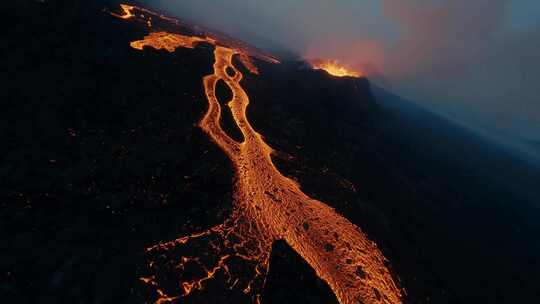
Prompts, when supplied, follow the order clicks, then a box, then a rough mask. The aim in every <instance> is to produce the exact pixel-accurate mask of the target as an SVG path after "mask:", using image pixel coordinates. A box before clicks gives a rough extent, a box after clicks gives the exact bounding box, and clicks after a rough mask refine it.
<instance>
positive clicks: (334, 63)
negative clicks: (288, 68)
mask: <svg viewBox="0 0 540 304" xmlns="http://www.w3.org/2000/svg"><path fill="white" fill-rule="evenodd" d="M309 63H310V64H311V66H312V67H313V68H314V69H316V70H324V71H326V72H328V74H330V75H333V76H336V77H357V78H358V77H362V76H363V74H362V73H360V72H358V71H355V70H353V69H351V68H348V67H346V66H344V65H342V64H341V63H340V62H339V61H338V60H327V59H315V60H310V61H309Z"/></svg>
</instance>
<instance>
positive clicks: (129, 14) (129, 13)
mask: <svg viewBox="0 0 540 304" xmlns="http://www.w3.org/2000/svg"><path fill="white" fill-rule="evenodd" d="M120 8H121V9H122V12H123V14H117V13H111V14H112V15H113V16H115V17H118V18H122V19H131V18H133V17H135V15H134V14H133V10H134V9H135V7H134V6H131V5H127V4H120Z"/></svg>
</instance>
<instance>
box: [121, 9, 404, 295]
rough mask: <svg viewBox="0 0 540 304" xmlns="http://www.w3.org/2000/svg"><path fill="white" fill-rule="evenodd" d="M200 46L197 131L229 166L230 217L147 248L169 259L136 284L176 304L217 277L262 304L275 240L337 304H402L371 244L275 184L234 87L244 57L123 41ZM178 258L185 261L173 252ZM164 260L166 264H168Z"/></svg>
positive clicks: (330, 213) (155, 37)
mask: <svg viewBox="0 0 540 304" xmlns="http://www.w3.org/2000/svg"><path fill="white" fill-rule="evenodd" d="M122 8H123V10H124V15H121V16H119V17H124V18H125V16H129V18H138V16H137V14H136V13H134V11H136V10H137V8H135V7H130V6H122ZM140 10H142V9H140ZM144 12H145V14H144V15H145V16H143V14H142V13H141V17H140V18H148V14H149V13H148V12H149V11H147V10H144ZM155 17H159V16H158V15H155ZM201 42H205V43H209V44H212V45H213V46H214V48H215V50H214V60H215V61H214V66H213V68H214V72H213V74H211V75H208V76H206V77H204V79H203V80H202V81H203V84H204V91H205V94H206V97H207V101H208V111H207V112H206V115H205V116H204V117H203V119H202V120H201V121H200V123H199V126H200V127H201V128H202V129H203V130H204V132H205V133H206V134H207V135H208V136H209V137H210V138H211V139H212V141H213V142H214V143H215V144H216V145H218V146H219V147H220V148H221V149H222V150H223V151H224V152H225V153H226V154H227V156H228V157H229V159H230V160H231V162H232V163H233V166H234V170H235V174H236V184H235V188H234V206H233V211H232V213H231V215H230V217H229V218H228V219H227V220H226V221H225V222H224V223H223V224H221V225H218V226H216V227H213V228H210V229H208V230H207V231H204V232H200V233H197V234H193V235H189V236H184V237H181V238H179V239H176V240H174V241H171V242H167V243H161V244H159V245H156V246H153V247H151V248H148V249H147V251H148V252H149V253H150V254H152V256H161V257H164V256H165V257H168V259H169V260H167V261H166V262H163V261H158V260H152V261H151V262H150V263H149V264H150V269H151V270H152V272H153V273H154V275H152V276H150V277H145V278H142V279H141V280H143V281H144V282H146V283H147V284H149V285H151V286H153V288H154V289H155V290H156V292H157V294H158V296H159V298H158V300H157V303H168V302H178V301H179V300H180V299H181V298H184V297H187V296H189V295H190V294H192V293H193V292H194V291H197V290H198V291H202V290H204V289H205V286H206V285H207V284H209V283H210V281H212V280H218V279H219V280H224V281H225V282H226V284H227V285H228V286H229V288H231V289H234V288H240V290H241V291H243V293H245V294H246V295H248V296H249V297H250V298H251V299H252V302H254V303H260V302H261V296H260V292H261V290H262V288H263V287H264V284H265V278H266V274H267V272H268V268H269V258H270V253H271V250H272V244H273V243H274V242H275V241H276V240H284V241H286V242H287V244H288V245H289V246H290V247H291V248H292V249H293V250H295V251H296V252H297V253H298V254H299V255H300V256H302V258H303V259H304V260H305V261H306V262H307V263H308V264H309V265H311V267H312V268H313V269H314V270H315V271H316V273H317V275H318V276H319V278H321V279H322V280H324V281H325V282H326V283H327V284H328V285H329V286H330V288H331V289H332V290H333V292H334V293H335V295H336V298H337V299H338V301H339V302H340V303H341V304H357V303H401V298H402V291H401V289H400V288H399V287H398V286H397V284H396V283H395V282H394V279H393V277H392V275H391V273H390V271H389V269H388V268H387V267H386V266H385V261H386V259H385V257H384V256H383V254H382V253H381V251H380V250H379V249H378V248H377V246H376V244H375V243H374V242H372V241H371V240H369V239H368V237H367V236H366V235H365V234H364V233H363V232H362V231H361V230H360V228H359V227H357V226H355V225H354V224H352V223H351V222H350V221H348V220H347V219H345V218H344V217H343V216H341V215H339V214H338V213H337V212H336V211H335V210H334V209H332V208H331V207H329V206H328V205H326V204H324V203H323V202H320V201H318V200H315V199H312V198H310V197H308V196H307V195H306V194H304V193H303V192H302V190H301V189H300V186H299V185H298V184H297V183H296V182H295V181H293V180H291V179H289V178H287V177H285V176H283V175H282V174H281V173H280V172H279V171H278V170H277V169H276V167H275V166H274V164H273V163H272V159H271V155H272V153H273V150H272V148H271V147H269V146H268V145H267V144H266V143H265V141H264V139H263V137H262V136H261V135H260V134H259V133H257V132H256V131H255V130H254V129H253V127H252V126H251V124H250V122H249V121H248V119H247V117H246V109H247V107H248V105H249V102H250V99H249V96H248V94H247V92H246V91H245V90H244V89H243V88H242V86H241V84H240V81H241V80H242V77H243V75H242V72H241V71H240V70H239V68H238V67H236V66H234V64H233V58H238V59H239V62H240V64H242V65H243V66H244V67H246V69H247V70H248V71H249V72H250V73H254V74H258V70H257V68H256V67H255V66H254V64H253V62H252V61H251V58H250V56H249V54H248V53H246V52H244V51H243V49H241V48H236V47H231V46H226V45H222V44H220V42H218V40H217V39H215V38H209V37H204V38H203V37H196V36H183V35H180V34H175V33H170V32H165V31H161V32H160V31H154V32H151V33H150V34H149V35H148V36H146V37H144V38H143V39H142V40H139V41H133V42H131V47H132V48H134V49H137V50H142V49H143V48H144V47H151V48H155V49H164V50H167V51H169V52H174V51H175V50H176V49H177V48H190V49H193V48H195V47H196V45H197V44H198V43H201ZM274 62H277V60H274ZM227 70H229V71H227ZM231 71H233V72H231ZM220 80H222V81H224V82H225V83H226V85H227V86H228V87H229V88H230V89H231V90H232V92H233V97H232V99H231V100H230V101H229V103H228V106H229V107H230V109H231V112H232V114H233V118H234V121H235V122H236V124H237V125H238V127H239V129H240V130H241V132H242V134H243V135H244V141H243V142H238V141H235V140H233V139H232V138H231V137H229V136H228V135H227V134H226V133H225V132H224V131H223V130H222V128H221V127H220V119H221V107H220V103H219V102H218V99H217V97H216V84H217V82H218V81H220ZM182 250H184V252H189V254H181V253H178V254H177V252H182ZM194 252H198V253H194ZM171 256H172V257H173V258H172V259H173V261H170V257H171ZM238 263H243V264H244V265H248V268H249V269H251V271H250V272H249V273H246V272H245V271H244V272H243V273H241V274H240V273H238V271H235V268H236V267H235V265H238ZM163 264H166V265H167V266H162V265H163ZM160 267H169V268H172V269H174V271H176V272H177V275H176V276H177V277H178V282H177V285H176V286H177V290H176V291H170V290H169V289H170V288H169V289H167V290H165V289H164V287H163V286H162V282H161V281H162V280H164V278H163V277H162V276H160V275H159V271H160ZM193 268H197V269H203V270H204V271H200V272H195V273H196V274H195V275H194V274H193V273H194V271H192V270H190V269H193ZM183 272H190V275H189V276H187V275H184V274H183Z"/></svg>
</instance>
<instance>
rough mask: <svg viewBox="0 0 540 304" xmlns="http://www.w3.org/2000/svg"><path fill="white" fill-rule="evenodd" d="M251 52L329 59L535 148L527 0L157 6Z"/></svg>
mask: <svg viewBox="0 0 540 304" xmlns="http://www.w3.org/2000/svg"><path fill="white" fill-rule="evenodd" d="M157 3H158V6H159V8H160V9H162V10H165V11H167V12H170V13H172V14H173V15H176V16H178V17H181V18H184V19H187V20H191V21H193V22H196V23H199V24H202V25H205V26H208V27H211V28H216V29H220V30H221V31H223V32H227V33H230V34H232V35H234V36H237V37H238V38H241V39H244V40H246V41H248V42H251V43H253V44H255V45H256V46H259V47H262V48H268V49H277V48H281V49H284V50H288V51H291V52H294V53H296V54H298V55H299V56H301V57H303V58H332V59H339V60H340V61H342V62H343V63H346V64H347V65H350V66H354V67H356V68H358V69H360V70H361V71H362V72H363V73H365V74H367V75H368V77H369V78H370V79H371V80H372V81H373V82H375V83H377V84H379V85H380V86H382V87H385V88H387V89H389V90H390V91H393V92H394V93H397V94H399V95H402V96H404V97H406V98H409V99H411V100H413V101H415V102H417V103H419V104H421V105H423V106H425V107H428V108H430V109H432V110H435V111H437V112H439V113H442V114H445V115H446V116H448V117H451V118H453V119H455V120H457V121H460V122H462V123H464V124H467V125H470V126H475V127H480V128H482V129H485V130H489V131H491V132H492V133H497V134H499V135H502V136H507V137H510V138H513V139H518V140H522V139H526V140H536V141H540V98H539V97H538V93H539V88H540V85H539V84H538V81H539V80H540V72H539V71H540V60H538V59H539V58H538V57H539V56H538V55H537V54H538V52H539V51H538V50H539V49H540V21H539V20H540V19H538V18H537V16H539V15H540V3H538V2H537V1H533V0H475V1H470V0H378V1H375V0H372V1H358V0H340V1H323V0H297V1H283V0H276V1H263V0H226V1H225V0H221V1H211V0H181V1H180V0H176V1H173V0H168V1H165V0H159V1H157Z"/></svg>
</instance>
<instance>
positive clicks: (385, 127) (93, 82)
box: [0, 0, 540, 304]
mask: <svg viewBox="0 0 540 304" xmlns="http://www.w3.org/2000/svg"><path fill="white" fill-rule="evenodd" d="M116 4H117V3H116V1H104V0H101V1H47V0H46V1H43V2H41V1H30V0H24V1H15V2H12V3H10V4H9V5H7V6H6V7H4V8H3V11H4V12H3V14H2V16H3V19H4V22H6V23H7V24H9V26H8V27H7V30H6V32H5V34H4V38H3V39H2V41H3V45H2V47H1V48H2V52H1V54H2V55H3V56H2V58H1V59H0V68H1V70H2V71H3V74H4V75H5V77H3V80H2V89H1V90H0V92H1V93H0V100H1V101H2V111H0V142H2V145H1V148H0V239H1V240H2V243H1V245H0V299H2V302H3V303H113V302H114V303H128V302H129V303H146V302H150V301H151V300H152V299H153V296H154V295H153V294H152V293H151V292H150V291H149V290H148V287H147V286H145V285H144V284H142V283H141V282H140V281H139V277H141V276H144V275H146V272H147V269H146V263H147V260H146V256H145V248H147V247H148V246H151V245H154V244H157V243H159V242H162V241H169V240H173V239H175V238H177V237H179V236H182V235H186V234H190V233H193V232H197V231H202V230H204V229H207V228H208V227H211V226H214V225H216V224H219V223H221V222H223V219H224V218H226V217H227V215H228V214H229V213H230V211H231V210H230V209H231V207H232V199H233V198H232V189H233V185H234V182H235V181H234V178H233V176H234V174H233V170H232V166H231V164H230V162H229V160H228V159H227V157H226V156H225V154H224V153H223V152H222V151H221V150H220V149H219V148H218V147H217V146H216V145H214V144H213V143H212V142H211V141H210V140H209V139H208V137H207V136H206V135H205V134H204V133H203V132H202V131H201V130H200V129H199V128H198V127H197V123H198V122H199V120H200V119H201V117H202V115H203V114H204V113H205V111H206V107H207V101H206V99H205V95H204V91H203V84H202V81H201V79H202V77H203V76H205V75H208V74H210V73H211V69H212V46H210V45H207V44H202V45H199V46H198V47H197V48H196V49H194V50H189V49H178V50H177V51H175V52H174V53H172V54H171V53H168V52H165V51H156V50H153V49H149V48H146V49H145V50H144V51H143V52H139V51H135V50H133V49H131V48H130V46H129V42H130V41H133V40H137V39H141V38H142V37H143V36H144V35H145V34H147V29H146V28H145V27H143V26H141V25H136V24H131V23H126V22H123V21H122V20H119V19H117V18H114V17H112V16H110V15H109V10H110V9H116ZM255 63H256V65H257V66H258V67H259V69H260V71H261V75H259V76H254V75H249V76H248V73H244V75H246V78H245V79H244V80H243V81H242V85H243V87H244V88H245V90H246V91H247V92H248V93H249V96H250V98H251V103H250V105H249V108H248V118H249V120H250V122H251V124H252V125H253V127H254V128H255V129H256V130H257V131H259V132H260V133H261V134H262V135H263V136H264V137H265V140H266V142H267V143H268V144H269V145H270V146H272V147H273V148H274V149H275V150H276V151H277V152H276V155H275V156H274V163H275V164H276V166H277V167H278V169H279V170H280V171H281V172H282V173H283V174H284V175H286V176H289V177H291V178H293V179H295V180H297V181H298V182H299V183H300V184H301V185H302V190H303V191H304V192H305V193H306V194H308V195H310V196H311V197H313V198H316V199H319V200H321V201H323V202H325V203H327V204H329V205H330V206H332V207H334V208H335V209H336V210H337V211H338V212H339V213H341V214H342V215H344V216H345V217H346V218H348V219H349V220H350V221H351V222H353V223H355V224H356V225H358V226H360V227H361V228H362V229H363V230H364V231H365V232H366V233H367V234H368V235H369V236H370V238H372V239H373V240H374V241H376V243H377V244H378V245H379V247H380V248H381V250H382V251H383V253H384V254H385V256H386V257H387V258H388V259H389V263H388V264H389V267H390V268H391V269H392V270H393V271H394V272H395V274H396V276H397V277H399V278H400V280H401V284H402V286H403V287H404V289H405V290H406V291H407V296H406V298H405V300H404V302H405V303H521V302H523V303H531V301H530V299H538V298H540V289H539V288H538V286H540V263H539V260H538V257H539V256H540V243H539V242H538V241H537V236H538V234H539V233H540V222H539V221H538V220H537V219H538V211H539V210H538V202H540V190H539V189H538V181H540V169H538V168H535V167H533V166H532V165H530V164H528V163H526V162H524V161H521V160H519V159H518V158H516V157H515V156H514V155H512V154H510V153H509V152H505V151H503V150H501V149H499V148H498V147H497V146H496V145H495V144H493V143H490V142H489V141H487V140H484V139H482V138H479V137H478V136H476V135H474V134H472V133H471V132H469V131H468V130H466V129H464V128H461V127H459V126H456V125H454V124H452V123H451V122H448V121H446V120H444V119H443V118H441V117H438V116H435V115H433V114H430V113H428V112H426V111H423V110H421V109H419V108H417V107H415V106H412V105H410V104H408V103H407V101H404V100H401V99H399V98H398V97H396V96H393V95H391V94H390V93H387V92H385V91H383V90H381V89H378V88H376V87H374V86H372V85H371V84H370V83H369V81H368V80H367V79H353V78H335V77H332V76H330V75H328V74H327V73H325V72H322V71H313V70H311V69H308V68H306V66H305V65H304V64H302V63H298V62H284V63H283V64H280V65H273V64H269V63H266V62H262V61H257V60H256V61H255ZM217 93H218V94H219V95H220V96H227V95H230V92H228V91H227V90H225V89H223V90H222V89H219V90H218V92H217ZM221 99H222V100H223V98H221ZM229 115H230V114H229ZM233 122H234V121H233V120H232V118H231V117H230V116H227V114H225V116H224V119H223V122H222V123H223V128H224V129H225V130H226V131H227V132H229V134H231V136H232V137H233V138H235V137H238V136H241V134H238V133H239V132H238V129H235V126H234V124H233ZM221 287H223V286H222V285H220V284H219V282H217V283H215V284H214V283H213V284H212V286H210V287H209V289H208V290H207V291H205V292H206V294H205V292H198V293H197V294H195V295H194V296H193V297H190V298H186V299H182V302H181V303H234V304H240V303H244V302H245V303H248V302H247V300H246V299H245V298H243V297H242V295H238V294H237V293H235V292H234V291H230V290H223V288H221ZM209 294H210V295H209ZM262 295H263V301H264V303H270V304H272V303H276V304H278V303H306V304H308V303H309V304H316V303H325V304H328V303H337V300H336V299H335V297H334V295H333V294H332V292H331V290H330V289H329V287H328V286H327V285H326V284H325V283H324V282H322V281H321V280H319V279H318V278H317V276H316V274H315V272H314V271H313V270H312V269H311V268H310V267H309V265H307V264H306V263H305V262H304V261H303V260H302V258H301V257H300V256H298V255H297V254H296V253H295V252H294V251H293V250H291V248H289V247H288V246H287V245H286V244H285V243H284V242H277V243H276V244H275V246H274V250H273V254H272V258H271V261H270V273H269V274H268V278H267V282H266V286H265V289H264V290H263V293H262ZM184 300H185V301H184Z"/></svg>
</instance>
